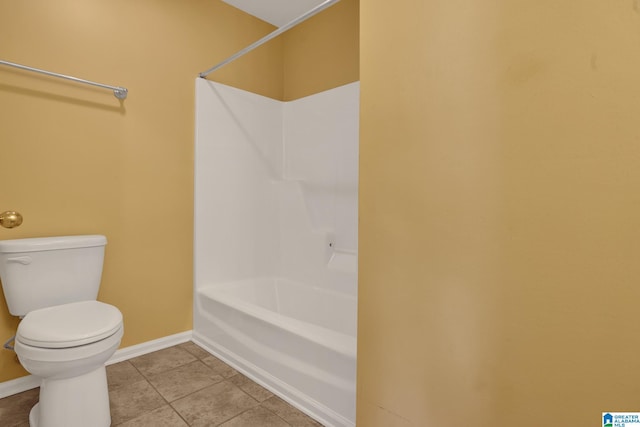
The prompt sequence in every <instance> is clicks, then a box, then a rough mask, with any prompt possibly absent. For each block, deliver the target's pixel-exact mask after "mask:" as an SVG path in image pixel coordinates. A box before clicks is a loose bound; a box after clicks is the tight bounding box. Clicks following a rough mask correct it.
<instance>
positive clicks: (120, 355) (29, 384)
mask: <svg viewBox="0 0 640 427" xmlns="http://www.w3.org/2000/svg"><path fill="white" fill-rule="evenodd" d="M192 336H193V332H192V331H186V332H181V333H179V334H175V335H169V336H167V337H163V338H158V339H157V340H152V341H147V342H143V343H141V344H136V345H132V346H130V347H124V348H120V349H118V350H117V351H116V352H115V354H114V355H113V356H112V357H111V358H110V359H109V360H108V361H107V365H112V364H114V363H118V362H123V361H125V360H129V359H133V358H134V357H138V356H142V355H143V354H147V353H152V352H154V351H158V350H162V349H165V348H167V347H172V346H174V345H177V344H182V343H184V342H187V341H191V338H192ZM38 386H40V378H38V377H34V376H33V375H27V376H24V377H20V378H16V379H15V380H9V381H5V382H0V399H2V398H4V397H7V396H12V395H14V394H18V393H22V392H23V391H27V390H31V389H33V388H36V387H38Z"/></svg>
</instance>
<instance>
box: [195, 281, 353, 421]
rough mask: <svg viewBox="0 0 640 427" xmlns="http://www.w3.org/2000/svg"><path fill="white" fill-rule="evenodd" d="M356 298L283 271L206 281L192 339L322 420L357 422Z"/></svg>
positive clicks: (198, 291) (197, 301) (197, 302)
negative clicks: (292, 277)
mask: <svg viewBox="0 0 640 427" xmlns="http://www.w3.org/2000/svg"><path fill="white" fill-rule="evenodd" d="M356 305H357V302H356V298H355V297H354V296H351V295H347V294H341V293H338V292H333V291H328V290H325V289H321V288H317V287H313V286H308V285H305V284H301V283H296V282H293V281H290V280H287V279H283V278H258V279H250V280H243V281H238V282H229V283H223V284H216V285H210V286H205V287H201V288H198V289H196V295H195V311H196V313H195V316H194V319H195V324H194V340H195V341H196V342H198V343H199V344H201V345H202V346H203V347H205V348H207V349H208V350H209V351H211V352H212V353H214V354H216V355H217V356H219V357H220V358H221V359H223V360H225V361H226V362H227V363H229V364H230V365H232V366H234V367H235V368H236V369H238V370H239V371H241V372H243V373H245V374H246V375H248V376H249V377H251V378H253V379H254V380H256V381H257V382H259V383H261V384H262V385H264V386H265V387H267V388H269V389H270V390H272V391H273V392H275V393H276V394H278V395H279V396H280V397H282V398H284V399H285V400H287V401H289V402H290V403H292V404H293V405H294V406H296V407H298V408H299V409H301V410H303V411H304V412H306V413H308V414H309V415H311V416H312V417H314V418H315V419H317V420H318V421H320V422H321V423H323V424H324V425H326V426H336V427H338V426H339V427H343V426H345V427H346V426H354V425H355V391H356V387H355V380H356V318H357V308H356Z"/></svg>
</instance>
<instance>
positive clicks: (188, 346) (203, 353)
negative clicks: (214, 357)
mask: <svg viewBox="0 0 640 427" xmlns="http://www.w3.org/2000/svg"><path fill="white" fill-rule="evenodd" d="M178 347H180V348H181V349H183V350H186V351H188V352H189V353H191V354H193V355H194V356H195V357H197V358H198V359H204V358H205V357H209V356H211V353H209V352H208V351H207V350H205V349H204V348H202V347H200V346H199V345H198V344H196V343H194V342H193V341H189V342H186V343H183V344H180V345H179V346H178Z"/></svg>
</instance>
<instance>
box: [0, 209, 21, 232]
mask: <svg viewBox="0 0 640 427" xmlns="http://www.w3.org/2000/svg"><path fill="white" fill-rule="evenodd" d="M20 224H22V215H20V213H19V212H15V211H5V212H2V213H1V214H0V225H1V226H3V227H4V228H13V227H17V226H19V225H20Z"/></svg>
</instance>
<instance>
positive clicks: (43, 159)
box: [0, 0, 283, 381]
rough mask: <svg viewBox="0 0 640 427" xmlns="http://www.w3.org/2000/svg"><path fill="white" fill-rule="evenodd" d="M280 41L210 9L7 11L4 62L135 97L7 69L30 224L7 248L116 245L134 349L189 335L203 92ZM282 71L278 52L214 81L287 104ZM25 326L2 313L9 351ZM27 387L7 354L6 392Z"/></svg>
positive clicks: (16, 176) (119, 3) (158, 1)
mask: <svg viewBox="0 0 640 427" xmlns="http://www.w3.org/2000/svg"><path fill="white" fill-rule="evenodd" d="M272 30H273V27H272V26H270V25H268V24H265V23H264V22H261V21H258V20H257V19H254V18H252V17H250V16H249V15H246V14H244V13H242V12H240V11H237V10H236V9H234V8H232V7H230V6H228V5H226V4H225V3H222V2H220V1H212V0H188V1H172V0H139V1H133V2H132V1H125V0H112V1H100V0H87V1H82V2H78V1H72V0H57V1H55V2H51V1H46V0H28V1H20V2H14V1H5V0H0V40H2V42H1V43H0V59H4V60H8V61H13V62H18V63H23V64H26V65H30V66H34V67H39V68H44V69H48V70H51V71H57V72H60V73H65V74H70V75H76V76H78V77H82V78H86V79H90V80H94V81H98V82H104V83H110V84H115V85H122V86H126V87H127V88H128V89H129V98H128V99H126V100H125V101H124V102H123V103H122V104H121V103H119V102H118V100H116V99H115V97H113V95H112V94H111V93H110V92H109V91H105V90H102V89H94V88H89V87H86V86H79V85H76V84H72V83H67V82H64V81H61V80H57V79H49V78H45V77H41V76H37V75H33V74H30V73H24V72H20V71H17V70H14V69H9V68H6V67H0V183H1V184H0V211H3V210H9V209H11V210H17V211H20V212H21V213H22V214H23V215H24V224H23V225H22V226H21V227H19V228H15V229H13V230H7V229H4V228H0V239H12V238H22V237H32V236H48V235H64V234H85V233H103V234H105V235H106V236H107V237H108V239H109V244H108V246H107V254H106V260H105V268H104V275H103V283H102V287H101V292H100V296H99V298H100V299H101V300H103V301H106V302H109V303H112V304H115V305H116V306H118V307H119V308H120V310H122V312H123V314H124V318H125V336H124V339H123V342H122V344H123V346H130V345H133V344H137V343H140V342H144V341H148V340H152V339H155V338H159V337H163V336H166V335H170V334H175V333H178V332H181V331H185V330H189V329H191V327H192V325H191V317H192V310H191V305H192V260H193V257H192V226H193V221H192V217H193V165H192V164H193V120H194V118H193V108H194V98H193V93H194V89H193V85H194V79H195V78H196V76H197V73H198V72H200V71H203V70H204V69H206V68H208V67H210V66H212V65H214V64H215V63H216V62H217V61H220V60H222V59H224V58H225V57H226V56H228V55H230V54H232V53H234V52H235V51H237V50H239V49H241V48H243V47H244V46H246V45H248V44H249V43H251V42H252V41H254V40H256V39H258V38H260V37H262V36H263V35H264V34H266V33H268V32H269V31H272ZM281 58H282V42H281V41H279V40H276V41H274V42H271V43H270V44H269V45H268V46H264V47H262V48H261V49H260V50H258V51H256V52H254V53H252V54H251V55H249V56H247V57H245V58H243V59H241V60H239V61H238V62H237V63H235V64H232V65H230V66H228V67H226V68H224V69H222V70H220V71H219V72H218V73H217V74H215V75H212V78H215V79H216V80H217V81H221V82H223V83H226V84H231V85H234V86H237V87H241V88H243V89H246V90H250V91H253V92H256V93H260V94H263V95H266V96H270V97H273V98H277V99H281V98H282V94H283V79H282V59H281ZM255 69H260V73H256V72H255ZM0 300H3V297H0ZM16 326H17V321H16V319H15V318H14V317H12V316H10V315H9V314H8V311H7V309H6V306H5V304H4V301H3V302H2V304H0V340H2V341H4V339H6V338H8V337H10V336H11V335H12V334H13V333H14V332H15V329H16ZM23 374H24V371H23V370H22V368H21V367H20V366H19V364H18V363H17V361H16V360H15V355H14V354H13V353H11V352H8V351H6V350H0V381H5V380H8V379H12V378H16V377H18V376H21V375H23Z"/></svg>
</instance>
